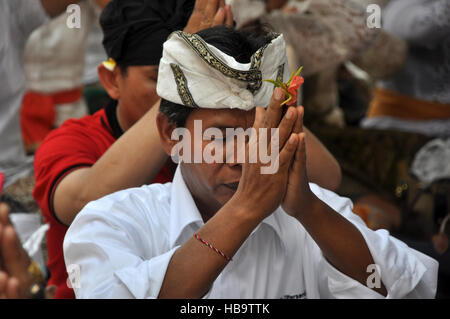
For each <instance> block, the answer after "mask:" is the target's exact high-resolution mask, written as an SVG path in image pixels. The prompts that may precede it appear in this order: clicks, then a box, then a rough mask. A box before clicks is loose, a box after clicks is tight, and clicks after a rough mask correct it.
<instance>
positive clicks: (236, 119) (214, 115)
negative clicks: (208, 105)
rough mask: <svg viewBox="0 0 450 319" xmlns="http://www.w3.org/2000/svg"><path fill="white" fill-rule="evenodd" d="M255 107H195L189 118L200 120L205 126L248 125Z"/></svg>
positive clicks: (253, 114) (252, 118) (251, 122)
mask: <svg viewBox="0 0 450 319" xmlns="http://www.w3.org/2000/svg"><path fill="white" fill-rule="evenodd" d="M254 118H255V109H251V110H249V111H244V110H239V109H196V110H195V111H194V112H192V116H191V120H192V121H194V120H201V121H202V122H203V126H204V127H205V128H207V127H217V128H226V127H248V126H251V125H252V124H253V121H254Z"/></svg>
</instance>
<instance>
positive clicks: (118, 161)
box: [33, 0, 232, 298]
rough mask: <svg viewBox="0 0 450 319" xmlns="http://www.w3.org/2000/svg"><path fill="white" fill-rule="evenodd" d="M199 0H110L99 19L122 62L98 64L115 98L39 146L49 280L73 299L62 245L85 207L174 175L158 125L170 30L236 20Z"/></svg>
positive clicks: (110, 50) (108, 46)
mask: <svg viewBox="0 0 450 319" xmlns="http://www.w3.org/2000/svg"><path fill="white" fill-rule="evenodd" d="M194 2H195V1H194V0H178V1H176V0H170V1H164V2H162V1H145V0H140V1H137V0H136V1H134V0H133V1H116V0H114V1H112V2H111V3H110V4H109V5H108V6H107V7H106V8H105V10H104V11H103V13H102V16H101V18H100V23H101V25H102V29H103V32H104V41H103V44H104V47H105V50H106V52H107V54H108V55H109V56H110V57H111V58H113V59H114V60H115V61H116V62H117V67H116V68H114V69H111V70H108V69H107V68H105V67H104V66H103V65H101V66H99V76H100V80H101V82H102V84H103V86H104V88H105V89H106V91H107V92H108V94H109V95H110V97H111V98H112V100H111V103H110V104H109V105H108V106H107V107H106V108H105V109H102V110H100V111H98V112H97V113H95V114H94V115H92V116H85V117H84V118H81V119H79V120H69V121H66V122H65V123H64V124H63V125H62V126H61V127H60V128H58V129H57V130H55V131H53V132H52V133H51V134H49V135H48V137H47V138H46V139H45V140H44V142H43V143H42V145H41V147H40V148H39V149H38V151H37V153H36V156H35V162H34V167H35V178H36V186H35V188H34V191H33V196H34V198H35V199H36V201H37V202H38V204H39V206H40V208H41V211H42V214H43V215H44V217H45V219H46V221H47V222H48V223H49V224H50V229H49V231H48V233H47V246H48V257H49V260H48V268H49V270H50V273H51V277H50V280H49V282H48V285H56V286H57V292H56V298H74V294H73V290H72V289H71V288H69V285H68V284H67V272H66V266H65V264H64V258H63V251H62V244H63V240H64V235H65V233H66V231H67V229H68V226H69V225H70V224H71V222H72V221H73V219H74V218H75V217H76V215H77V213H78V212H79V211H80V210H81V208H82V207H83V206H84V205H85V204H87V203H88V202H89V201H91V200H95V199H98V198H100V197H102V196H105V195H107V194H110V193H113V192H115V191H118V190H121V189H125V188H129V187H136V186H141V185H143V184H147V183H150V182H153V183H165V182H168V181H171V179H172V172H171V168H170V166H171V165H170V163H168V165H164V163H165V162H166V161H167V156H166V155H165V154H164V152H163V150H162V148H161V146H160V143H159V136H158V133H157V130H156V125H154V123H155V118H156V112H157V111H158V107H153V105H155V104H157V103H158V102H159V97H158V95H157V94H156V80H157V75H158V64H159V59H160V58H161V54H162V44H163V42H164V41H165V39H166V38H167V36H168V35H169V34H170V33H171V32H172V31H175V30H179V29H183V28H184V27H185V26H186V28H185V30H187V31H189V32H196V31H198V30H200V29H203V28H207V27H210V26H214V25H218V24H223V23H228V24H231V23H232V17H231V11H230V9H229V7H225V5H224V2H223V1H220V0H212V1H208V0H197V2H196V6H195V9H194ZM191 13H192V15H191ZM152 107H153V108H152ZM119 137H120V139H119ZM158 172H159V173H158Z"/></svg>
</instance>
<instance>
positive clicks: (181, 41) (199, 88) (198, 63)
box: [157, 32, 290, 110]
mask: <svg viewBox="0 0 450 319" xmlns="http://www.w3.org/2000/svg"><path fill="white" fill-rule="evenodd" d="M199 38H200V37H198V36H197V35H194V36H192V35H189V34H187V33H183V32H175V33H173V34H172V35H171V36H170V37H169V40H168V41H167V42H166V43H165V44H164V50H163V57H162V59H161V62H160V65H159V75H158V85H157V92H158V95H159V96H160V97H162V98H164V99H166V100H168V101H171V102H174V103H177V104H183V105H187V106H191V107H201V108H211V109H222V108H230V109H232V108H237V109H242V110H249V109H252V108H254V107H255V106H263V107H267V106H268V104H269V102H270V99H271V96H272V93H273V89H274V85H273V84H271V83H267V82H263V81H262V79H273V80H275V79H276V78H277V76H278V75H281V74H283V76H282V78H283V81H287V80H288V79H289V76H290V74H289V67H288V63H287V57H286V45H285V41H284V37H283V36H282V35H278V36H277V37H276V38H275V39H274V40H272V42H271V43H270V44H269V45H267V46H266V47H265V48H262V49H260V50H259V51H260V52H262V57H261V59H260V65H259V67H257V66H256V67H255V69H252V67H253V66H254V64H252V63H247V64H243V63H239V62H237V61H236V60H235V59H234V58H233V57H231V56H229V55H227V54H225V53H223V52H221V51H220V50H219V49H217V48H215V47H214V46H212V45H209V44H207V43H205V42H203V44H201V43H202V41H203V40H201V39H200V40H198V39H199ZM188 39H191V40H188ZM190 41H195V43H196V44H199V43H200V45H205V46H206V47H205V48H207V50H204V49H205V48H199V50H200V51H201V52H203V53H204V54H205V55H204V56H203V57H202V56H201V55H202V54H201V53H199V52H198V51H196V50H195V49H194V48H193V46H192V43H191V42H190ZM207 51H209V52H207ZM256 56H257V54H255V55H254V59H253V60H255V61H257V60H258V59H257V58H256ZM207 61H208V62H207ZM256 64H257V63H256ZM213 65H216V67H214V66H213ZM218 65H219V66H218ZM217 66H218V67H217ZM174 68H178V69H179V70H180V71H181V73H182V76H181V78H180V74H179V73H178V75H176V74H175V71H174ZM280 71H281V72H280ZM249 73H252V74H253V75H254V74H255V73H258V74H259V80H257V81H249V80H248V79H245V80H243V77H242V75H244V77H245V76H246V75H248V74H249ZM230 74H235V75H230ZM236 75H237V76H236ZM239 76H240V77H241V79H238V77H239ZM183 77H184V81H185V84H186V89H187V91H188V92H187V94H188V95H190V96H191V97H192V102H193V103H192V105H189V103H186V100H185V99H183V96H182V95H183V94H181V93H180V89H182V87H180V81H183ZM252 84H253V85H256V87H259V86H260V88H259V89H257V90H255V91H254V92H251V91H252V89H251V87H250V88H249V85H252ZM184 93H185V94H184V95H186V92H184Z"/></svg>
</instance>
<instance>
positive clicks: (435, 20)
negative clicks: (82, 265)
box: [0, 0, 450, 298]
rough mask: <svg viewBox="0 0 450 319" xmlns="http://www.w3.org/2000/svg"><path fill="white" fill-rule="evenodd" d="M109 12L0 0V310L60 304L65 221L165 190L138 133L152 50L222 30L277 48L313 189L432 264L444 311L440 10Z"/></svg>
mask: <svg viewBox="0 0 450 319" xmlns="http://www.w3.org/2000/svg"><path fill="white" fill-rule="evenodd" d="M123 1H125V0H123ZM116 2H120V0H112V1H111V3H110V1H109V0H95V1H94V0H82V1H73V0H72V1H69V0H64V1H63V0H60V1H52V0H32V1H30V0H27V1H25V0H15V1H10V0H0V87H1V89H0V195H1V197H0V298H74V297H75V296H74V293H73V290H72V284H73V283H72V284H71V282H70V280H69V279H68V276H67V271H68V270H67V269H66V267H65V264H64V256H63V240H64V236H65V233H66V231H67V229H68V228H69V226H70V225H71V223H72V222H73V220H74V219H75V217H76V216H77V214H78V213H79V211H80V210H81V209H82V208H83V207H84V206H85V205H86V204H87V203H88V202H91V201H93V200H96V199H99V198H101V197H103V196H106V195H108V194H111V193H114V192H116V191H119V190H123V189H127V188H131V187H138V186H141V185H144V184H150V183H165V182H170V181H171V180H172V178H173V174H174V171H175V169H176V165H175V164H174V163H173V162H171V160H170V159H169V158H168V157H167V156H166V155H165V154H164V152H163V151H162V150H161V147H160V146H158V145H157V143H158V141H159V139H158V138H156V139H155V138H154V137H155V136H157V131H156V128H153V126H156V125H155V124H154V123H155V122H154V120H155V118H156V116H157V115H156V110H157V109H158V106H155V105H158V104H159V97H158V96H157V94H156V82H157V79H158V64H159V60H160V59H161V55H162V48H163V43H164V40H165V38H167V35H168V34H170V33H171V32H172V31H176V30H184V31H185V32H188V33H195V32H197V31H200V30H203V29H207V28H209V27H213V26H216V25H222V24H225V25H227V26H228V27H230V28H236V29H240V30H251V32H254V33H261V32H263V30H265V29H266V28H270V29H271V30H273V31H275V32H277V33H281V34H283V36H284V38H285V40H286V44H287V56H288V60H289V69H290V71H295V70H297V69H298V68H299V67H301V66H303V71H302V76H303V77H304V79H305V83H304V85H303V86H302V88H301V91H300V94H299V96H298V104H299V105H303V106H304V123H305V125H306V126H307V127H308V129H309V130H310V132H312V134H313V138H316V137H317V140H318V143H319V145H320V146H321V147H323V148H324V154H325V156H321V157H320V158H318V163H319V164H320V165H322V166H323V167H325V168H324V170H323V174H322V175H320V174H319V175H318V176H317V179H316V181H315V183H317V184H319V185H320V186H322V187H324V188H326V189H330V190H332V191H334V192H336V193H337V194H339V195H341V196H345V197H348V198H350V199H352V201H353V202H354V207H353V212H354V213H355V214H356V215H358V216H359V217H361V218H362V220H363V221H364V222H365V223H366V225H367V227H369V228H370V229H372V230H379V229H386V230H388V231H389V232H390V233H391V234H392V235H393V236H394V237H396V238H399V239H401V240H402V241H404V242H405V243H406V244H407V245H408V246H410V247H412V248H414V249H416V250H418V251H420V252H422V253H424V254H425V255H428V256H430V257H432V258H434V259H436V260H437V261H438V262H439V274H438V289H437V297H438V298H448V297H450V252H449V249H448V234H449V233H450V226H447V227H446V225H447V221H448V216H449V214H450V1H448V0H297V1H295V0H291V1H288V0H231V1H223V0H210V3H209V4H208V1H205V0H197V1H166V2H164V1H154V3H155V5H154V6H153V5H151V9H149V10H150V11H149V12H151V13H149V16H148V17H147V16H145V15H144V14H143V13H142V12H140V11H139V10H137V11H133V10H135V8H134V7H132V5H130V7H129V9H128V11H127V12H129V15H127V16H126V18H124V16H122V15H120V14H119V13H118V11H115V9H116V7H115V6H116V4H115V3H116ZM132 2H139V1H137V0H132V1H130V3H132ZM140 2H146V1H140ZM190 2H191V3H190ZM194 2H196V4H195V8H194ZM187 3H188V4H187ZM189 3H190V4H189ZM211 3H214V4H215V5H211ZM74 5H75V6H74ZM189 5H190V7H189ZM151 10H153V11H151ZM191 13H192V14H191ZM80 17H81V19H79V18H80ZM133 17H135V20H133ZM149 21H151V22H149ZM153 21H154V22H153ZM149 23H150V24H151V23H153V24H154V25H155V27H153V26H151V27H149V26H148V25H150V24H149ZM378 23H379V25H378ZM156 25H157V26H158V27H156ZM161 30H164V32H163V31H161ZM116 63H117V65H116ZM117 66H118V67H119V69H120V70H119V69H118V68H117ZM150 121H153V123H152V124H153V125H152V124H149V123H150ZM308 165H309V163H308ZM317 165H318V164H317ZM308 168H309V167H308Z"/></svg>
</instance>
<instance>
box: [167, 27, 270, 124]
mask: <svg viewBox="0 0 450 319" xmlns="http://www.w3.org/2000/svg"><path fill="white" fill-rule="evenodd" d="M197 34H198V35H199V36H200V37H201V38H202V39H203V40H205V41H206V42H207V43H209V44H211V45H213V46H215V47H216V48H218V49H219V50H221V51H222V52H224V53H226V54H228V55H230V56H232V57H234V58H235V59H236V61H238V62H239V63H249V62H250V59H251V57H252V55H253V54H254V53H255V52H256V51H257V50H258V49H260V48H261V47H263V46H264V45H266V44H267V43H270V41H271V40H272V37H271V36H270V33H269V32H268V31H267V30H266V31H265V32H257V33H255V32H251V31H248V30H235V29H232V28H229V27H225V26H217V27H213V28H209V29H205V30H202V31H199V32H197ZM192 110H193V109H192V108H190V107H187V106H184V105H180V104H177V103H173V102H170V101H167V100H165V99H161V105H160V108H159V111H160V112H161V113H163V114H164V115H165V116H167V118H168V119H169V121H171V122H172V123H174V124H175V125H176V126H177V127H183V126H184V125H185V124H186V120H187V118H188V116H189V114H190V113H191V112H192Z"/></svg>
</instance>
